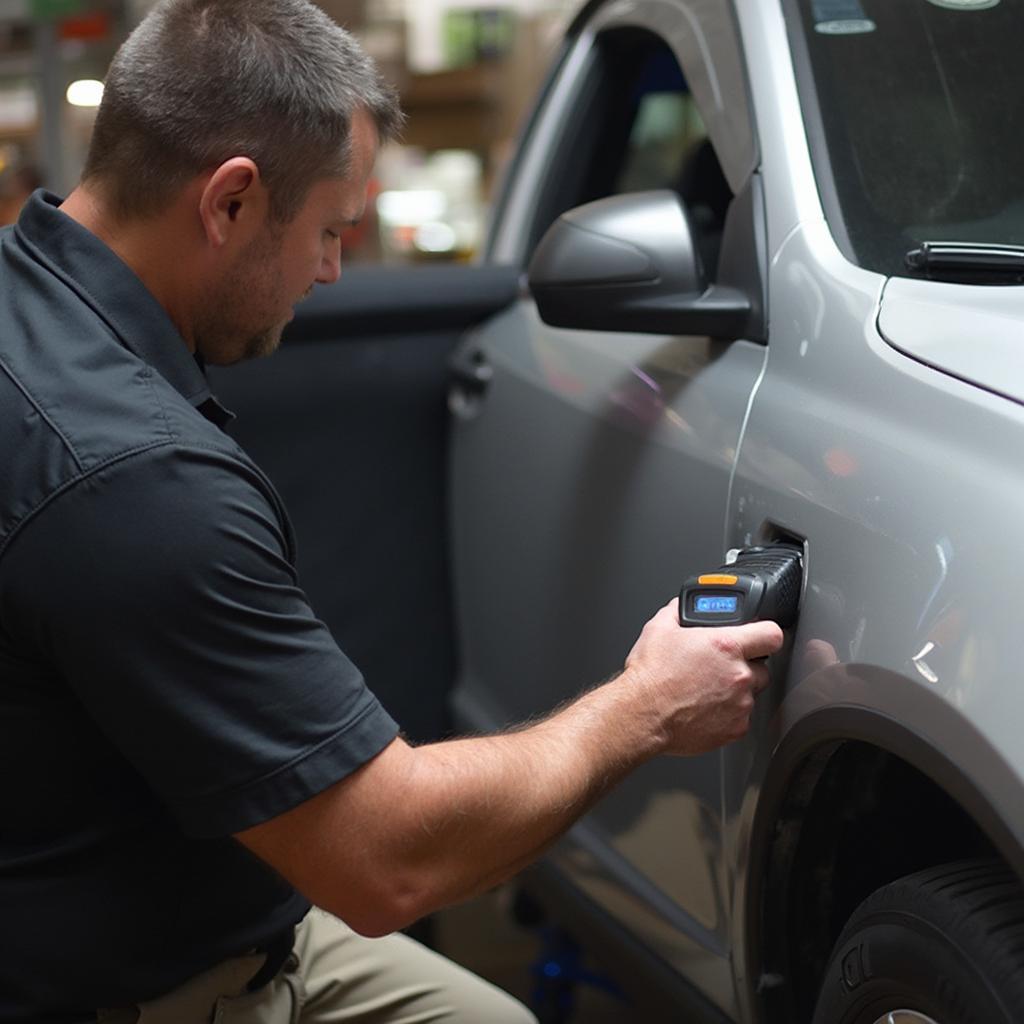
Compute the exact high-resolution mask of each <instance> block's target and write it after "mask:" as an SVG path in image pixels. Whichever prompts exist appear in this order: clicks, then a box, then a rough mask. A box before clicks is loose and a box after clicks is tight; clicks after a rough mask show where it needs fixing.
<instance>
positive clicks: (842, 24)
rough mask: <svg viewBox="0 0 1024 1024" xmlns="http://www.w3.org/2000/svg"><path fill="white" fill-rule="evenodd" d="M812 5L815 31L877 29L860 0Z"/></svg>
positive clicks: (832, 32) (822, 0) (818, 1)
mask: <svg viewBox="0 0 1024 1024" xmlns="http://www.w3.org/2000/svg"><path fill="white" fill-rule="evenodd" d="M982 2H983V3H988V2H989V0H982ZM996 2H998V0H996ZM812 7H813V11H814V31H815V32H820V33H821V34H822V35H826V36H857V35H863V34H864V33H865V32H874V31H875V23H874V22H873V21H872V20H871V19H870V18H867V17H865V16H864V8H863V7H862V6H861V4H860V0H814V2H813V5H812Z"/></svg>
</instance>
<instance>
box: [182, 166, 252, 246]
mask: <svg viewBox="0 0 1024 1024" xmlns="http://www.w3.org/2000/svg"><path fill="white" fill-rule="evenodd" d="M267 199H268V197H267V190H266V188H265V187H264V185H263V181H262V179H261V178H260V170H259V168H258V167H257V166H256V164H255V163H254V162H253V161H252V160H250V159H249V157H247V156H235V157H232V158H231V159H230V160H225V161H224V163H222V164H221V165H220V166H219V167H218V168H217V169H216V170H215V171H214V172H213V174H211V175H210V178H209V179H208V180H207V182H206V184H205V186H204V187H203V190H202V192H201V193H200V196H199V217H200V220H201V221H202V225H203V230H204V232H205V233H206V239H207V241H208V242H209V244H210V245H212V246H213V247H214V248H217V249H219V248H222V247H223V246H225V245H227V244H228V242H229V241H230V240H231V239H232V238H237V237H248V236H249V235H250V234H253V233H255V231H257V230H258V229H260V228H262V226H263V224H264V223H265V222H266V217H267V213H268V202H267Z"/></svg>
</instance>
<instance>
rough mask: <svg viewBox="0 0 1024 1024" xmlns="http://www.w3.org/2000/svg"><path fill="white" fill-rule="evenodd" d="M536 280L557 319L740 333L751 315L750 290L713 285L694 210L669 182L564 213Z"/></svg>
mask: <svg viewBox="0 0 1024 1024" xmlns="http://www.w3.org/2000/svg"><path fill="white" fill-rule="evenodd" d="M529 282H530V290H531V292H532V293H533V296H534V299H535V300H536V302H537V309H538V312H539V313H540V316H541V319H542V320H544V322H545V323H549V324H551V325H552V326H553V327H574V328H578V329H582V330H592V331H631V332H641V333H648V334H702V335H703V334H706V335H710V336H712V337H718V338H739V337H741V336H742V335H743V333H744V330H745V328H746V327H747V325H748V322H749V321H750V316H751V303H750V300H749V299H748V298H747V296H746V295H744V294H743V293H742V292H741V291H739V290H738V289H736V288H724V287H719V286H715V285H712V286H710V287H708V284H707V279H706V277H705V274H704V267H703V264H702V263H701V259H700V254H699V253H698V251H697V248H696V246H695V244H694V239H693V229H692V227H691V224H690V218H689V215H688V214H687V212H686V209H685V207H684V206H683V204H682V202H681V200H680V199H679V196H678V195H677V194H676V193H675V192H672V191H669V190H663V191H658V192H636V193H632V194H630V195H624V196H612V197H611V198H609V199H599V200H598V201H597V202H594V203H587V204H586V205H585V206H579V207H577V208H576V209H575V210H570V211H569V212H568V213H564V214H562V216H561V217H559V218H558V220H557V221H555V223H554V224H553V225H552V226H551V227H550V228H549V229H548V231H547V233H546V234H545V235H544V237H543V238H542V239H541V241H540V244H539V245H538V246H537V250H536V252H535V253H534V256H533V259H532V260H531V261H530V267H529Z"/></svg>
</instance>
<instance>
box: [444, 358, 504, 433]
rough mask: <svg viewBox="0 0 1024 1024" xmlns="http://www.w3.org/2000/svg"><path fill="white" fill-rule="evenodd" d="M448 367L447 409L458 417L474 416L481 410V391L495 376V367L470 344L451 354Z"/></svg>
mask: <svg viewBox="0 0 1024 1024" xmlns="http://www.w3.org/2000/svg"><path fill="white" fill-rule="evenodd" d="M448 371H449V374H450V376H451V387H450V388H449V389H448V409H449V411H450V412H451V414H452V415H453V416H457V417H458V418H459V419H460V420H471V419H475V418H476V417H477V416H478V415H479V413H480V407H481V405H482V404H483V403H482V399H483V396H484V392H486V391H487V389H488V387H490V384H491V380H492V379H493V377H494V367H493V366H491V364H490V363H489V362H488V361H487V357H486V356H485V355H484V353H483V351H482V350H481V349H479V348H477V347H476V346H475V345H471V346H468V347H466V348H463V349H460V350H459V351H458V352H456V353H455V354H454V355H453V356H452V357H451V359H450V360H449V363H448Z"/></svg>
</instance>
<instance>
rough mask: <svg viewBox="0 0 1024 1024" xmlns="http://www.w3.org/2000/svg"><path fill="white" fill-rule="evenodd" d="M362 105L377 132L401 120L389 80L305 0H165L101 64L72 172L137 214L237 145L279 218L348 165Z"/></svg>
mask: <svg viewBox="0 0 1024 1024" xmlns="http://www.w3.org/2000/svg"><path fill="white" fill-rule="evenodd" d="M358 110H365V111H367V112H368V113H369V114H370V116H371V117H372V119H373V121H374V123H375V124H376V126H377V132H378V135H379V138H380V140H381V142H386V141H389V140H391V139H393V138H395V137H396V136H397V135H398V133H399V132H400V131H401V127H402V120H403V119H402V113H401V111H400V109H399V106H398V99H397V96H396V95H395V92H394V90H393V89H392V88H391V87H390V86H388V85H387V84H386V83H385V82H384V81H383V79H382V78H381V76H380V73H379V71H378V70H377V67H376V65H375V64H374V62H373V61H372V60H371V59H370V58H369V57H368V56H367V55H366V53H364V52H363V50H362V48H361V47H360V45H359V43H358V42H357V41H356V40H355V38H354V37H353V36H352V35H351V34H350V33H348V32H346V31H345V30H344V29H342V28H340V27H339V26H338V25H337V24H335V22H333V21H332V20H331V19H330V18H329V17H328V16H327V15H326V14H325V13H324V12H323V11H321V10H320V9H319V8H318V7H316V6H315V5H314V4H312V3H310V2H309V0H161V2H160V3H158V4H157V6H156V7H154V8H153V10H152V11H151V12H150V13H149V14H148V15H147V16H146V18H145V19H144V20H143V21H142V23H141V24H140V25H139V26H138V28H136V29H135V31H134V32H133V33H132V34H131V35H130V36H129V37H128V39H127V40H126V41H125V42H124V44H123V45H122V46H121V48H120V49H119V50H118V52H117V54H116V56H115V57H114V60H113V63H112V64H111V66H110V70H109V71H108V73H107V78H106V83H105V88H104V93H103V101H102V103H101V104H100V108H99V111H98V112H97V115H96V125H95V127H94V129H93V137H92V142H91V144H90V148H89V155H88V158H87V159H86V164H85V170H84V172H83V175H82V180H83V181H84V182H87V183H90V184H95V185H97V186H98V187H99V188H100V190H101V194H102V195H103V196H104V198H105V200H106V201H107V202H108V203H109V204H110V205H111V207H112V211H113V212H114V213H115V214H116V215H118V216H121V217H123V218H126V219H128V218H134V217H145V216H148V215H152V214H155V213H157V212H159V210H160V209H161V208H163V207H164V206H165V205H166V204H167V203H168V202H169V201H171V200H172V199H173V197H174V196H175V195H176V194H177V193H178V192H179V191H180V190H181V189H182V188H184V186H185V185H186V184H187V183H188V182H189V181H191V180H192V179H193V178H194V177H195V176H196V175H197V174H200V173H201V172H202V171H204V170H207V169H212V168H214V167H217V166H219V165H220V164H221V163H223V162H224V161H225V160H228V159H230V158H231V157H233V156H247V157H249V158H250V159H252V160H253V161H254V162H255V163H256V165H257V166H258V167H259V169H260V175H261V178H262V180H263V182H264V184H265V185H266V186H267V189H268V191H269V192H270V197H271V199H270V202H271V213H272V215H273V216H274V218H275V219H276V220H279V221H282V222H285V221H289V220H291V219H292V217H294V216H295V214H296V213H297V212H298V210H299V208H300V207H301V205H302V202H303V199H304V198H305V195H306V193H307V192H308V190H309V188H310V186H312V185H313V183H314V182H316V181H318V180H320V179H322V178H333V177H343V176H344V175H345V173H346V172H347V170H348V164H349V155H350V138H351V124H352V117H353V115H354V114H355V113H356V111H358Z"/></svg>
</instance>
